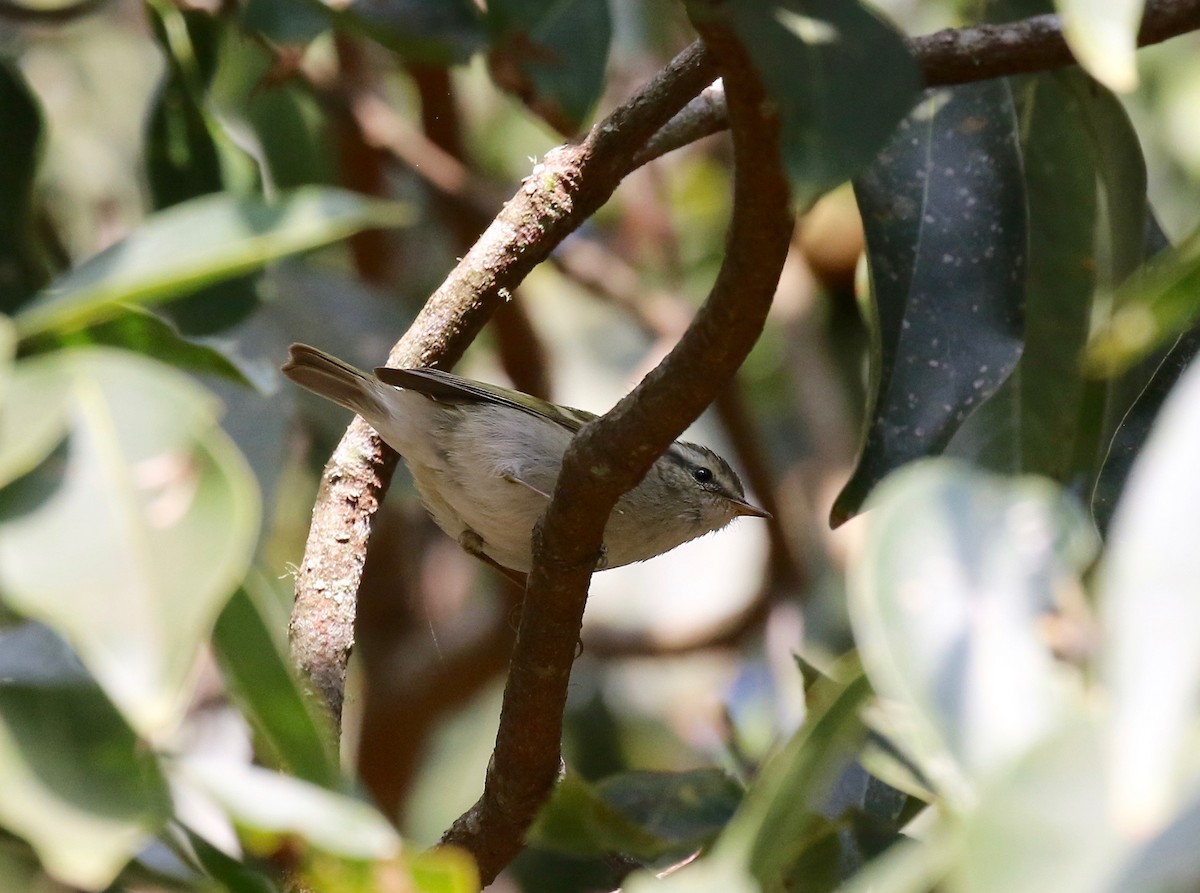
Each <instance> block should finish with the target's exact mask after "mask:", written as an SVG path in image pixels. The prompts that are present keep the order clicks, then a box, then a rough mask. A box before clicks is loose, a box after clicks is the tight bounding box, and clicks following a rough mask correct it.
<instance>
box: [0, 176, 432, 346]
mask: <svg viewBox="0 0 1200 893" xmlns="http://www.w3.org/2000/svg"><path fill="white" fill-rule="evenodd" d="M410 219H411V217H410V214H409V212H408V210H407V209H406V208H405V207H404V206H402V205H398V204H395V203H393V202H382V201H377V200H373V199H367V198H364V197H362V196H360V195H357V194H355V193H352V192H347V191H345V190H341V189H329V188H316V187H312V188H303V189H297V190H294V191H292V192H289V193H286V194H285V195H283V196H282V197H281V198H280V199H279V200H278V201H276V202H267V201H265V200H264V199H262V198H258V197H246V198H237V197H235V196H232V195H226V194H219V195H210V196H204V197H202V198H197V199H192V200H190V201H186V202H183V203H182V204H178V205H175V206H174V207H171V208H168V209H167V210H165V211H159V212H158V213H156V214H153V215H151V216H150V217H148V218H147V219H146V221H145V222H144V223H143V224H142V226H141V227H139V228H138V229H136V230H135V231H134V232H133V233H131V234H130V235H129V236H128V237H126V238H125V239H123V240H122V241H120V242H118V243H117V244H116V245H113V246H112V247H111V248H108V249H107V250H105V251H103V252H101V253H100V254H98V255H96V256H95V257H93V258H91V259H90V260H87V261H85V262H84V263H82V264H81V265H80V266H79V267H77V268H76V269H74V270H72V271H71V272H69V273H67V274H66V275H65V276H62V277H60V278H59V279H57V280H56V281H55V282H53V283H51V285H50V286H49V287H48V288H46V289H45V290H44V291H43V292H42V293H41V294H40V295H38V297H37V299H36V300H35V302H34V303H33V304H32V305H31V306H29V307H28V308H26V309H25V310H23V311H22V312H21V313H20V314H19V315H18V316H17V318H16V323H17V330H18V333H19V334H20V335H21V336H22V337H29V336H30V335H34V334H38V333H41V332H45V331H49V330H60V331H62V330H70V329H77V328H80V327H82V326H84V325H87V324H89V323H92V322H95V321H97V320H99V319H103V318H107V317H111V316H113V315H114V314H115V313H117V312H118V308H119V307H120V305H122V304H127V303H134V304H149V303H153V302H162V301H167V300H170V299H171V298H175V297H180V296H182V295H184V294H187V293H189V292H192V291H195V290H196V289H198V288H200V287H201V286H203V285H207V284H210V283H213V282H216V281H219V280H223V279H228V278H230V277H232V276H237V275H239V274H242V273H246V272H249V271H251V270H256V269H259V268H260V267H262V266H263V265H264V264H266V263H268V262H270V261H272V260H277V259H279V258H281V257H286V256H288V255H291V254H297V253H299V252H302V251H309V250H311V249H313V248H317V247H320V246H322V245H327V244H329V243H331V242H335V241H337V240H339V239H343V238H345V237H346V236H349V235H352V234H353V233H356V232H359V231H360V230H363V229H367V228H370V227H386V226H402V225H404V224H406V223H407V222H409V220H410Z"/></svg>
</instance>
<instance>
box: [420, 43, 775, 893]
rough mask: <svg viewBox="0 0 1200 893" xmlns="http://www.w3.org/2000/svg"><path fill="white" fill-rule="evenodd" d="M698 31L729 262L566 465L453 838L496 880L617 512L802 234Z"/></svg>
mask: <svg viewBox="0 0 1200 893" xmlns="http://www.w3.org/2000/svg"><path fill="white" fill-rule="evenodd" d="M697 26H698V28H699V30H700V32H701V35H702V36H703V37H704V39H705V41H706V43H707V44H708V46H709V47H710V48H711V49H712V51H713V54H714V55H715V56H716V57H717V58H718V59H719V60H720V63H721V68H722V72H723V75H724V78H725V83H726V85H727V90H728V94H729V98H730V114H731V117H732V121H733V128H732V129H733V142H734V156H735V166H734V207H733V219H732V221H731V223H730V229H729V239H728V244H727V246H726V255H725V261H724V263H723V264H722V267H721V271H720V273H719V274H718V276H717V281H716V283H715V285H714V286H713V289H712V292H711V293H710V295H709V297H708V300H707V301H706V302H705V304H704V306H703V307H702V308H701V309H700V312H699V313H698V314H697V315H696V318H695V320H694V322H693V323H692V325H691V326H690V327H689V328H688V330H687V331H686V332H685V333H684V335H683V337H682V338H681V339H680V341H679V343H678V344H677V345H676V346H675V348H674V350H672V351H671V353H670V354H669V355H668V356H667V357H666V358H665V359H664V360H663V362H662V363H660V364H659V366H658V367H657V368H656V369H654V370H653V371H652V372H651V373H650V374H649V375H647V376H646V378H645V379H644V380H643V381H642V383H641V384H639V385H638V387H637V388H636V389H634V391H633V392H632V393H631V394H630V395H628V396H627V397H625V398H624V399H623V400H621V402H619V403H618V404H617V405H616V406H615V407H614V408H613V409H612V410H611V411H610V412H609V413H608V414H607V415H605V416H603V417H602V418H600V419H598V420H596V421H595V422H592V423H590V424H588V425H587V426H585V427H584V428H583V430H582V431H580V433H579V434H578V435H577V436H576V437H575V439H574V440H573V441H572V443H571V446H570V448H569V449H568V450H567V453H566V455H565V457H564V459H563V467H562V472H561V473H560V474H559V478H558V483H557V486H556V487H555V491H554V497H553V499H552V500H551V502H550V505H549V507H548V508H547V510H546V514H545V516H544V517H543V518H542V520H541V522H539V524H538V526H537V528H535V530H534V539H533V542H534V563H533V569H532V571H531V572H530V575H529V585H528V588H527V589H526V592H525V604H524V608H523V610H522V613H521V621H520V626H519V627H518V631H517V644H516V647H515V649H514V651H513V659H512V663H511V665H510V670H509V679H508V685H507V686H506V687H505V691H504V703H503V707H502V708H501V714H500V730H499V732H498V734H497V738H496V748H495V750H494V751H493V754H492V762H491V765H490V766H489V769H488V774H487V781H486V783H485V786H484V791H483V796H482V797H481V798H480V800H479V802H477V803H476V804H475V806H474V807H472V808H471V810H470V811H468V812H467V813H466V814H465V815H463V816H462V817H461V818H460V819H459V820H458V821H457V822H455V823H454V825H453V826H452V827H451V828H450V830H449V831H447V832H446V835H445V837H444V838H443V842H444V843H449V844H455V845H458V846H461V847H464V848H466V849H467V850H469V851H470V852H471V853H472V854H473V855H474V856H475V858H476V861H477V862H478V864H479V868H480V874H481V876H482V877H483V879H484V882H485V883H487V882H489V881H490V880H491V879H492V878H494V877H495V875H496V874H497V873H498V872H499V871H500V869H502V868H503V867H504V866H505V865H507V864H508V862H509V861H510V860H511V859H512V858H513V857H514V856H515V855H516V854H517V853H518V852H519V851H520V849H521V846H522V841H523V838H524V834H525V830H526V829H527V828H528V826H529V824H530V822H531V821H532V820H533V817H534V815H535V814H536V812H537V810H538V808H539V807H540V806H541V804H542V803H543V802H544V800H545V798H546V796H547V795H548V794H549V792H550V789H551V787H552V786H553V784H554V782H555V779H556V778H557V776H558V772H559V765H560V759H559V746H560V740H561V736H562V717H563V708H564V705H565V703H566V693H567V682H568V679H569V678H570V673H571V664H572V661H573V659H574V656H575V649H576V643H577V642H578V639H579V631H580V626H581V624H582V620H583V609H584V605H585V603H586V600H587V588H588V583H589V581H590V579H591V575H592V569H593V568H594V567H595V566H596V562H597V560H598V558H599V557H600V546H601V540H602V537H603V533H604V526H605V523H606V522H607V519H608V515H609V513H610V512H611V511H612V508H613V506H614V505H615V504H616V501H617V499H618V498H620V496H621V494H622V493H624V492H625V491H627V490H629V489H630V488H631V487H633V486H635V485H636V484H637V483H638V481H639V480H641V478H642V477H643V475H645V473H646V471H647V470H648V469H649V468H650V466H651V464H652V463H653V462H654V461H655V459H657V458H658V456H659V455H661V454H662V452H663V451H664V450H665V449H666V448H667V447H668V446H669V445H670V443H671V442H672V441H673V440H674V439H675V438H676V437H678V436H679V435H680V433H682V431H683V430H684V428H686V427H687V425H688V424H689V423H690V422H692V421H693V420H694V419H695V418H696V417H697V416H698V415H699V414H700V413H701V411H703V409H704V408H705V407H706V406H707V405H708V404H709V403H711V402H712V400H713V399H714V398H715V397H716V396H717V394H718V393H719V392H720V390H721V389H722V388H723V387H725V386H726V385H727V384H728V382H729V381H730V379H731V378H732V377H733V375H734V373H735V372H736V371H737V368H738V366H740V365H741V363H742V361H743V360H744V359H745V357H746V355H747V354H748V353H749V351H750V348H751V347H752V346H753V345H754V342H755V340H756V339H757V338H758V335H759V333H760V331H761V330H762V326H763V323H764V322H765V320H766V314H767V310H768V308H769V307H770V304H771V299H772V297H773V296H774V293H775V285H776V282H777V280H778V277H779V272H780V270H781V269H782V266H783V260H784V257H785V256H786V254H787V248H788V243H789V240H790V237H791V232H792V218H791V212H790V210H789V204H788V187H787V181H786V179H785V177H784V174H783V170H782V167H781V164H780V158H779V150H778V122H777V121H776V120H775V118H774V116H773V113H772V111H771V108H770V104H769V103H767V102H766V101H765V99H766V96H765V93H764V92H763V89H762V87H761V85H760V83H759V81H758V76H757V74H756V73H755V72H754V69H753V67H752V65H751V64H750V61H749V58H748V57H747V55H746V53H745V51H744V50H743V49H742V47H741V45H740V44H739V43H738V42H737V40H736V38H734V37H732V36H731V35H730V34H729V33H727V32H726V31H725V30H724V29H722V28H719V27H717V26H715V25H712V24H705V23H702V22H701V23H697Z"/></svg>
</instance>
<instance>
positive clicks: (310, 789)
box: [171, 756, 400, 859]
mask: <svg viewBox="0 0 1200 893" xmlns="http://www.w3.org/2000/svg"><path fill="white" fill-rule="evenodd" d="M171 774H172V777H173V778H174V779H175V780H177V781H179V782H180V783H183V784H185V785H189V786H191V787H192V788H194V789H196V790H198V791H200V792H202V793H204V794H206V795H207V796H208V797H210V798H211V799H212V800H213V801H215V802H216V803H217V804H218V805H219V806H220V807H221V808H222V809H224V810H225V812H227V813H228V814H229V816H230V817H231V818H232V819H233V820H234V822H235V823H236V824H237V825H238V826H239V827H240V828H242V829H245V830H247V831H252V832H259V833H262V834H266V835H267V836H268V837H274V836H276V835H292V834H296V835H299V836H300V837H302V838H303V839H304V840H306V841H307V842H308V843H310V844H311V845H312V846H314V847H316V848H317V849H319V850H323V851H325V852H329V853H334V854H337V855H340V856H345V857H349V858H352V859H387V858H390V857H392V856H394V855H396V854H397V853H398V852H399V849H400V838H399V837H398V836H397V835H396V832H395V830H394V829H393V828H392V826H391V825H390V824H389V823H388V821H387V819H385V818H384V817H383V816H382V815H380V814H379V812H378V811H376V810H375V808H374V807H372V806H370V805H368V804H366V803H363V802H362V801H359V800H355V799H352V798H350V797H347V796H346V795H344V794H338V793H334V792H333V791H327V790H325V789H324V788H320V787H317V786H316V785H314V784H310V783H308V782H306V781H301V780H300V779H297V778H292V777H290V776H287V775H281V774H280V773H277V772H272V771H270V770H267V769H262V768H259V767H258V766H251V765H248V764H246V763H241V762H237V761H235V760H230V759H225V758H221V757H201V756H185V757H181V758H179V759H177V760H175V761H173V762H172V763H171Z"/></svg>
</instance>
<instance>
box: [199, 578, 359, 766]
mask: <svg viewBox="0 0 1200 893" xmlns="http://www.w3.org/2000/svg"><path fill="white" fill-rule="evenodd" d="M260 589H261V585H259V586H255V585H254V584H253V583H248V584H247V585H245V586H242V587H241V588H239V589H238V590H237V592H235V593H234V594H233V597H232V598H231V599H230V600H229V603H228V604H226V605H225V609H224V610H223V611H222V612H221V615H220V617H218V618H217V625H216V629H215V630H214V632H213V645H214V646H215V648H216V652H217V659H218V660H219V661H220V664H221V670H222V673H223V675H224V677H225V679H226V681H227V682H228V683H229V686H230V688H231V689H232V691H233V694H234V696H235V697H236V698H237V700H238V701H239V702H240V703H241V705H242V708H243V709H242V713H243V715H244V716H245V717H246V719H247V720H249V722H250V724H251V725H252V726H254V729H255V731H256V732H258V734H259V736H260V738H261V740H262V741H264V742H265V743H266V744H267V745H268V746H269V748H270V751H271V753H272V756H273V760H272V762H273V763H274V764H275V766H276V767H277V768H280V769H284V770H286V771H289V772H290V773H291V774H293V775H296V776H297V777H299V778H302V779H304V780H305V781H310V782H312V783H313V784H317V785H321V786H322V787H326V788H330V789H331V790H336V789H337V788H338V787H339V785H340V782H341V771H340V769H339V767H338V760H337V750H336V748H335V747H334V745H333V743H332V740H331V739H332V730H330V729H327V728H324V727H323V726H322V724H321V719H322V718H321V717H320V714H319V713H318V712H317V710H318V709H319V708H317V707H316V705H315V704H312V703H311V702H310V701H308V700H307V698H306V696H305V694H304V692H303V690H302V689H301V687H300V686H299V685H298V684H297V682H296V679H295V677H294V676H293V674H292V668H291V663H290V662H289V661H288V658H287V653H286V652H284V651H281V650H280V648H279V646H278V645H277V643H276V642H275V639H274V637H272V635H271V631H270V629H269V628H268V627H267V624H266V618H265V615H264V613H263V610H262V608H261V606H260V604H259V600H260V599H261V598H263V597H269V596H266V594H264V593H261V592H259V590H260ZM326 722H327V720H326Z"/></svg>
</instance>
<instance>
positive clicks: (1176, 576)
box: [1100, 363, 1200, 835]
mask: <svg viewBox="0 0 1200 893" xmlns="http://www.w3.org/2000/svg"><path fill="white" fill-rule="evenodd" d="M1198 449H1200V367H1197V366H1196V364H1194V363H1193V365H1192V367H1191V368H1190V369H1189V370H1188V372H1187V373H1185V374H1184V376H1183V378H1182V379H1181V380H1180V382H1179V384H1178V386H1177V387H1176V389H1175V391H1174V393H1173V394H1172V395H1171V396H1170V397H1169V398H1168V400H1167V402H1166V405H1165V406H1164V407H1163V410H1162V412H1161V414H1160V415H1159V418H1158V421H1157V422H1156V423H1155V426H1154V429H1153V431H1152V432H1151V435H1150V439H1149V441H1148V442H1147V443H1146V446H1145V447H1144V448H1143V450H1142V452H1141V455H1140V456H1139V458H1138V460H1137V462H1136V463H1135V465H1134V467H1133V469H1132V471H1131V472H1130V475H1129V479H1128V483H1127V484H1126V487H1125V492H1124V494H1123V495H1122V497H1121V501H1120V502H1119V503H1118V505H1117V510H1116V514H1115V515H1114V517H1113V522H1112V529H1111V534H1110V537H1109V547H1108V550H1107V553H1106V555H1105V558H1104V565H1103V574H1102V576H1101V579H1100V608H1101V615H1102V618H1103V620H1104V623H1105V627H1106V629H1107V630H1108V632H1109V647H1108V649H1107V650H1106V651H1105V654H1104V661H1103V664H1104V675H1105V677H1106V679H1107V681H1108V687H1109V691H1110V697H1111V700H1112V729H1111V735H1112V748H1111V754H1110V757H1111V762H1110V764H1109V767H1108V768H1109V778H1110V780H1111V785H1112V792H1113V793H1112V796H1113V805H1114V806H1113V808H1114V810H1115V816H1116V821H1117V822H1118V823H1119V824H1120V827H1121V828H1122V829H1124V830H1127V831H1131V832H1133V833H1136V834H1138V835H1145V834H1147V833H1152V832H1154V831H1156V830H1157V829H1158V828H1159V827H1160V826H1161V825H1162V823H1164V822H1165V821H1166V820H1167V819H1168V818H1169V815H1170V811H1171V810H1172V809H1173V808H1174V807H1175V806H1177V804H1178V802H1179V799H1180V797H1181V796H1182V795H1183V793H1184V792H1185V791H1188V790H1191V789H1192V788H1193V786H1194V784H1195V781H1196V773H1195V768H1194V764H1195V761H1194V759H1193V758H1192V756H1191V746H1190V743H1191V742H1190V738H1189V736H1190V735H1191V734H1192V733H1193V732H1194V728H1195V723H1196V719H1197V706H1196V705H1197V702H1198V698H1200V568H1198V567H1197V552H1196V548H1195V543H1196V542H1197V537H1200V520H1198V519H1197V517H1196V513H1195V511H1194V506H1195V504H1196V500H1197V499H1200V470H1198V468H1197V463H1196V454H1197V450H1198Z"/></svg>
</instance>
